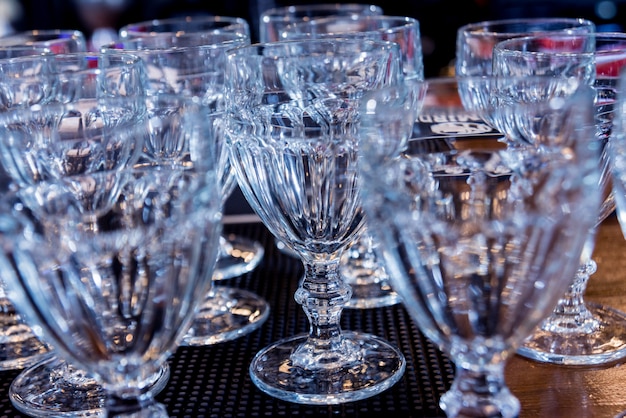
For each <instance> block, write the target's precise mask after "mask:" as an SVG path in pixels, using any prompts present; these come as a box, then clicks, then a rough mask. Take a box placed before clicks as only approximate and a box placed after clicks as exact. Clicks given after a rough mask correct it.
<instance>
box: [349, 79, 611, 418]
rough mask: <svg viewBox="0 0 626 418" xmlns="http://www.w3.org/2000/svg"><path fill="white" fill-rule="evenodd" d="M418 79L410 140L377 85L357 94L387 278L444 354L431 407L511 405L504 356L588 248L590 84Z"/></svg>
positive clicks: (593, 166) (503, 410)
mask: <svg viewBox="0 0 626 418" xmlns="http://www.w3.org/2000/svg"><path fill="white" fill-rule="evenodd" d="M425 87H426V88H427V90H426V92H425V98H424V101H423V108H422V110H421V111H420V114H419V117H418V122H417V124H416V125H415V128H414V132H413V133H412V135H411V138H410V140H409V141H408V143H407V142H406V135H407V134H406V133H405V132H404V130H397V132H396V130H393V132H394V133H397V135H395V136H394V135H392V134H390V129H389V120H390V118H391V119H392V120H395V118H394V116H397V113H398V112H397V108H396V107H394V106H393V105H394V101H389V100H387V99H386V96H385V95H384V94H383V93H380V92H372V94H370V95H369V96H368V97H367V98H365V99H364V100H363V102H362V103H363V105H364V106H365V110H364V111H363V112H362V114H363V117H362V121H361V141H360V155H361V160H360V167H359V168H360V175H361V178H360V180H361V188H362V191H363V205H364V207H365V209H366V212H367V216H368V219H369V220H371V221H372V222H371V223H370V224H369V226H370V229H371V231H372V234H373V235H374V237H375V238H376V239H378V240H379V241H380V242H381V252H382V254H383V256H384V260H385V263H386V264H385V265H386V267H387V269H388V271H389V272H390V277H391V279H392V284H393V286H394V288H395V289H396V291H397V292H398V293H399V294H400V295H401V297H402V299H403V302H404V304H405V306H406V308H407V310H408V311H409V313H410V314H411V317H412V318H413V320H414V321H415V322H416V324H417V325H418V326H419V327H420V329H421V331H422V332H423V333H424V335H426V336H427V337H428V338H429V339H431V340H432V341H433V342H434V343H435V344H436V345H437V346H438V347H440V348H441V349H442V350H443V352H444V353H446V354H447V355H448V356H450V358H451V359H452V361H453V362H454V364H455V365H456V375H455V379H454V381H453V384H452V387H451V388H450V389H449V391H448V392H446V393H445V394H444V395H443V397H442V398H441V400H440V406H441V408H442V409H443V410H444V411H445V413H446V414H447V415H448V416H450V417H469V416H471V417H492V416H500V417H516V416H518V415H519V411H520V404H519V401H518V400H517V398H516V397H515V396H514V395H513V394H512V393H511V392H510V391H509V389H508V388H507V385H506V381H505V374H504V366H505V363H506V361H507V359H508V358H510V357H511V356H512V355H514V353H515V350H516V348H517V347H518V346H519V345H520V344H521V343H522V342H523V340H524V339H525V338H526V337H527V336H528V335H530V333H531V332H532V330H533V329H534V328H535V326H536V325H537V324H538V323H539V322H540V321H541V320H542V319H543V318H545V317H546V316H547V315H548V313H549V312H550V311H551V310H552V309H553V307H554V305H555V304H556V301H557V299H558V297H559V296H560V295H561V294H562V292H563V291H564V290H565V289H566V288H567V285H568V284H569V282H570V280H571V277H572V274H574V272H575V271H576V264H577V263H576V261H577V260H578V259H579V258H580V254H581V251H589V247H591V245H590V242H589V241H590V239H589V233H588V231H589V228H590V227H591V226H592V225H593V224H594V223H595V221H596V213H597V210H598V207H599V201H600V199H599V190H598V188H597V184H598V183H597V182H598V176H599V172H598V164H597V162H598V158H599V149H598V147H597V142H596V141H595V140H594V138H593V108H592V107H593V106H592V103H593V94H592V92H591V91H590V90H591V89H590V88H588V86H585V85H581V84H576V83H575V82H573V81H571V80H565V79H556V78H550V77H543V78H533V77H522V78H517V79H516V78H505V77H502V78H500V77H491V78H489V77H488V78H482V77H481V78H473V77H460V78H456V79H455V78H446V79H434V80H426V84H425ZM463 103H469V104H471V106H470V107H468V108H466V107H464V106H463ZM485 115H490V117H489V118H488V119H487V120H485V119H483V116H485ZM491 120H493V121H495V122H496V126H497V127H498V128H499V129H498V130H495V129H493V128H492V127H491V126H490V124H489V123H488V121H491ZM498 131H499V132H498ZM500 132H502V133H504V134H505V136H503V134H501V133H500ZM394 151H395V152H394ZM572 264H573V265H572Z"/></svg>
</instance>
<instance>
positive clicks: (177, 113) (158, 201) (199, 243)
mask: <svg viewBox="0 0 626 418" xmlns="http://www.w3.org/2000/svg"><path fill="white" fill-rule="evenodd" d="M175 99H176V100H177V101H176V103H181V104H180V106H179V107H177V108H175V107H174V106H173V104H174V101H168V103H169V105H170V107H168V108H167V109H165V108H163V112H162V113H161V114H160V116H158V118H159V121H160V122H161V126H162V127H163V131H162V134H163V135H164V137H168V138H170V139H172V140H174V138H175V137H177V138H178V140H177V141H176V142H178V143H179V144H185V145H181V152H180V154H181V156H180V158H179V159H172V160H169V161H167V162H165V161H160V162H159V163H158V164H157V163H155V162H154V161H150V162H148V158H146V159H140V160H139V161H140V162H139V163H138V164H137V165H135V166H134V167H132V168H129V169H120V170H105V171H97V172H92V173H86V172H82V173H79V174H76V175H70V176H65V177H61V178H59V179H57V180H53V181H41V182H38V183H35V184H33V185H32V186H27V187H23V188H20V189H18V195H19V197H20V199H21V203H22V205H23V206H24V207H25V208H27V209H29V210H30V212H32V214H33V216H34V218H35V219H36V220H37V221H38V223H39V224H41V228H40V230H41V231H43V238H44V239H45V241H47V243H48V244H49V245H50V246H51V247H50V248H54V249H55V251H56V254H59V253H61V254H62V255H64V256H65V257H66V261H65V262H64V267H67V268H68V269H70V270H74V271H75V272H76V274H77V275H78V277H77V278H75V279H71V280H70V281H69V282H68V283H65V282H56V281H54V278H52V279H51V280H50V281H41V280H39V279H38V278H37V270H35V273H31V274H30V275H29V274H25V275H24V276H20V277H19V278H17V280H19V281H20V282H19V283H15V282H14V283H13V285H14V286H15V287H13V291H14V292H16V293H17V294H18V296H17V297H18V298H19V300H20V302H21V303H22V304H21V305H20V307H23V309H24V310H25V316H26V317H27V318H28V319H29V321H31V322H30V323H32V324H37V325H38V326H39V327H38V328H39V329H42V330H43V334H44V335H45V336H46V338H47V340H48V341H51V342H52V344H53V346H54V347H55V349H56V350H57V351H58V352H59V353H60V355H63V356H64V357H65V358H67V359H68V360H69V364H75V365H79V366H80V369H81V370H85V371H87V372H88V374H89V375H90V376H94V377H95V378H96V379H97V381H98V383H99V384H100V385H101V387H102V388H103V390H104V392H103V393H104V395H106V396H105V398H106V399H105V400H104V399H103V402H102V404H101V405H100V407H101V408H102V410H101V411H99V410H95V411H91V412H90V413H91V414H94V415H95V414H99V413H101V412H104V413H107V414H108V415H111V414H112V413H113V412H115V413H116V414H119V413H121V412H123V413H129V410H128V408H136V409H137V410H138V411H139V412H136V411H134V410H133V411H132V412H133V414H134V415H133V416H144V415H142V414H143V413H144V412H146V411H144V410H145V409H146V408H148V409H147V413H153V412H152V411H154V410H155V409H156V411H157V412H156V413H157V414H159V413H160V412H163V411H161V410H162V409H163V408H162V407H158V406H155V403H154V399H153V395H154V392H155V388H156V386H155V384H154V383H155V382H154V381H153V377H154V376H157V375H158V374H159V373H160V371H161V370H163V365H164V364H166V360H167V357H168V356H169V354H171V353H172V352H173V350H175V349H176V347H177V346H178V344H179V343H180V341H181V340H182V338H183V336H184V335H185V332H186V330H187V329H188V327H189V326H190V324H191V322H192V320H193V316H194V314H195V311H196V309H197V307H198V305H199V303H201V302H202V300H203V298H202V297H201V296H202V295H203V293H202V292H203V291H208V287H210V285H211V282H212V274H213V269H214V266H215V261H216V259H217V248H218V241H219V233H220V230H221V223H220V219H221V203H220V202H221V200H220V199H219V193H220V190H219V188H218V181H217V178H216V176H217V170H216V167H217V158H215V155H214V151H215V146H214V144H213V141H212V138H213V136H212V133H211V130H210V128H209V125H208V124H207V123H206V117H207V115H209V112H208V110H207V111H205V110H206V108H204V107H203V106H200V105H199V104H198V103H195V102H191V101H188V102H184V104H182V103H183V101H182V99H181V98H180V97H176V98H175ZM149 100H153V98H150V99H149ZM107 103H108V105H107V106H108V108H110V107H112V103H111V101H109V100H107ZM165 110H167V112H166V111H165ZM144 116H145V115H144ZM156 119H157V116H155V115H154V114H152V115H151V117H150V118H149V119H148V118H147V117H141V116H140V117H138V118H133V120H134V122H132V126H129V125H130V124H125V126H124V128H125V129H124V132H126V137H127V139H128V141H127V142H131V141H130V139H131V138H134V139H136V141H137V143H139V142H140V141H142V140H144V139H150V138H152V134H151V133H150V132H152V130H151V128H150V127H149V126H148V125H149V124H155V123H156ZM120 128H122V126H120ZM165 131H167V132H165ZM116 132H117V129H116ZM112 134H113V132H110V131H108V130H107V132H105V133H103V137H111V136H113V135H112ZM141 149H143V148H141ZM211 248H212V249H213V250H211ZM19 273H20V274H21V273H23V271H20V272H19ZM62 284H65V286H63V285H62ZM47 286H51V288H48V287H47ZM20 292H21V293H20ZM68 332H69V333H70V334H69V335H71V336H72V338H68V334H67V333H68ZM157 390H158V389H157ZM163 414H164V415H163ZM163 414H160V415H157V416H166V414H165V413H164V412H163ZM82 416H85V414H84V413H83V414H82ZM150 416H153V415H150Z"/></svg>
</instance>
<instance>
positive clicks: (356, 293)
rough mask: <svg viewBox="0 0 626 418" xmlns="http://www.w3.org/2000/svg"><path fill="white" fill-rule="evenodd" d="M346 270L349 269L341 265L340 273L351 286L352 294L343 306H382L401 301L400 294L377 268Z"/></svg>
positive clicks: (369, 307) (358, 307) (362, 307)
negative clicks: (356, 270)
mask: <svg viewBox="0 0 626 418" xmlns="http://www.w3.org/2000/svg"><path fill="white" fill-rule="evenodd" d="M347 270H349V269H347V268H343V267H342V269H341V273H342V275H343V277H344V278H345V281H346V283H348V284H349V285H350V287H351V288H352V296H351V297H350V300H349V301H348V303H346V304H345V305H344V308H352V309H372V308H383V307H385V306H392V305H395V304H397V303H400V302H401V299H400V295H398V294H397V293H396V292H395V291H394V290H393V289H392V288H391V285H390V284H389V278H388V277H387V275H386V273H384V272H380V271H378V270H373V271H368V272H366V271H358V272H348V271H347ZM353 273H358V274H353Z"/></svg>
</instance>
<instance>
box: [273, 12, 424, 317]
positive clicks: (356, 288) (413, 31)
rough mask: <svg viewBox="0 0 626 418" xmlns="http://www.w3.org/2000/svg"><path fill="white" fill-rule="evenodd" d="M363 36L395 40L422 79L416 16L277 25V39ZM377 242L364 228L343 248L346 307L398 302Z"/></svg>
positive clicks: (407, 66)
mask: <svg viewBox="0 0 626 418" xmlns="http://www.w3.org/2000/svg"><path fill="white" fill-rule="evenodd" d="M333 37H343V38H346V37H348V38H362V39H372V40H380V41H388V42H395V43H397V44H398V46H399V48H400V51H401V53H402V72H403V73H404V76H405V78H407V79H411V80H422V79H423V78H424V64H423V58H422V45H421V36H420V27H419V22H418V21H417V19H414V18H412V17H406V16H387V15H346V16H330V17H319V18H316V17H312V18H311V19H309V20H302V21H297V22H294V23H291V24H288V25H286V26H284V28H282V29H280V36H279V39H283V40H292V39H307V38H333ZM377 247H378V244H377V243H376V242H375V241H374V240H373V239H372V236H371V234H369V233H368V232H367V228H365V230H364V231H362V232H361V233H360V235H359V236H358V237H357V238H356V239H355V241H354V242H353V243H352V244H351V245H350V248H349V249H348V251H346V252H345V255H344V257H343V261H342V265H341V274H343V275H344V277H345V279H346V281H347V282H348V283H349V284H350V287H352V297H351V298H350V301H349V302H348V303H347V304H346V307H347V308H357V309H368V308H377V307H382V306H391V305H395V304H396V303H399V302H400V297H399V296H398V294H397V293H396V292H395V291H394V290H393V288H392V286H391V283H390V280H389V274H388V273H387V271H386V270H385V266H384V263H383V262H382V260H381V259H380V257H379V256H377V254H376V251H377V250H376V248H377Z"/></svg>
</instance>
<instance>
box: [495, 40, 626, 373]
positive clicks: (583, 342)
mask: <svg viewBox="0 0 626 418" xmlns="http://www.w3.org/2000/svg"><path fill="white" fill-rule="evenodd" d="M624 58H626V34H623V33H596V34H587V35H582V34H581V35H578V34H577V35H559V34H542V35H537V36H529V37H521V38H515V39H510V40H507V41H503V42H501V43H498V44H497V45H496V47H495V48H494V51H493V71H494V73H496V74H507V75H510V74H514V75H520V76H524V75H534V74H548V75H552V76H556V77H561V76H564V77H574V78H577V79H580V80H583V81H586V82H588V83H589V84H590V85H593V87H594V89H595V92H596V100H595V110H596V125H597V127H596V139H597V141H598V142H599V143H601V144H602V146H603V152H602V155H601V158H600V161H599V165H600V168H601V170H602V176H601V177H600V182H599V183H598V188H599V189H600V190H601V191H602V193H603V195H602V196H603V203H602V206H601V207H600V210H599V211H598V214H597V216H598V217H597V223H596V225H595V227H597V226H598V225H599V224H600V223H601V222H602V221H603V220H604V219H605V218H606V217H607V216H608V215H609V214H611V213H612V212H613V210H614V209H615V201H614V198H613V195H612V194H611V182H610V179H611V175H610V173H609V163H608V157H607V154H606V149H605V146H606V144H607V142H608V140H609V138H610V136H611V134H612V128H613V120H614V108H615V102H616V100H617V75H618V74H619V71H620V69H621V67H623V66H624V63H625V62H626V61H624ZM592 233H593V232H592ZM595 271H596V263H595V261H593V259H591V258H586V259H582V260H580V266H579V268H578V271H577V272H576V274H575V276H574V278H573V280H572V283H571V285H570V287H569V289H568V290H567V292H566V293H565V294H564V296H563V297H562V298H561V299H560V300H559V303H558V305H557V306H556V307H555V309H554V312H553V313H552V315H550V316H549V317H548V318H546V320H545V321H544V322H543V323H542V324H541V326H540V327H539V328H538V329H537V330H536V331H535V333H534V334H533V335H532V336H531V337H530V338H529V339H528V340H527V341H526V342H525V343H524V345H522V346H521V347H520V349H519V350H518V352H519V354H521V355H523V356H526V357H529V358H532V359H534V360H538V361H543V362H549V363H558V364H574V365H590V364H603V363H609V362H612V361H615V360H618V359H620V358H623V357H624V356H626V314H625V313H623V312H620V311H618V310H616V309H613V308H610V307H608V306H604V305H600V304H595V303H590V302H586V301H585V300H584V293H585V289H586V287H587V282H588V281H589V278H590V276H591V275H592V274H593V273H594V272H595Z"/></svg>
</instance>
